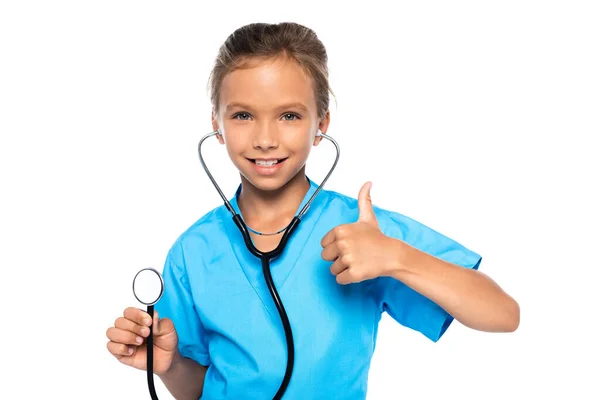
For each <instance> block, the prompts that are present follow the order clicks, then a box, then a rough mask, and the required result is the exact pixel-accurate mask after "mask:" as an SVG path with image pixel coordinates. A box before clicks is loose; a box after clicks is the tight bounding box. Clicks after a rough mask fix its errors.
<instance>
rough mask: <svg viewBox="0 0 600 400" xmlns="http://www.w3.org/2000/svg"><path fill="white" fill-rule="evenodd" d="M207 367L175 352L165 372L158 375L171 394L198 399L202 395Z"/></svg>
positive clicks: (184, 399)
mask: <svg viewBox="0 0 600 400" xmlns="http://www.w3.org/2000/svg"><path fill="white" fill-rule="evenodd" d="M206 370H207V368H206V367H205V366H203V365H200V364H198V363H197V362H196V361H194V360H192V359H191V358H186V357H183V356H182V355H181V354H180V353H179V352H176V354H175V356H174V358H173V363H172V364H171V367H170V368H169V370H167V372H165V373H164V374H160V375H158V377H159V378H160V379H161V381H162V382H163V383H164V385H165V386H166V387H167V389H168V390H169V392H170V393H171V395H173V397H174V398H176V399H178V400H188V399H189V400H198V399H199V398H200V396H202V388H203V386H204V377H205V376H206Z"/></svg>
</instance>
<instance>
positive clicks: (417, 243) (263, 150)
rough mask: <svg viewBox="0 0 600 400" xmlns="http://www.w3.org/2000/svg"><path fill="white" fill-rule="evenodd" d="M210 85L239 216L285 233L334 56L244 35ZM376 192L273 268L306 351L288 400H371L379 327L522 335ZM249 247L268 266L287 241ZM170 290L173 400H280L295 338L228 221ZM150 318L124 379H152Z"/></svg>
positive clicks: (161, 363) (480, 284)
mask: <svg viewBox="0 0 600 400" xmlns="http://www.w3.org/2000/svg"><path fill="white" fill-rule="evenodd" d="M210 83H211V90H212V93H211V100H212V104H213V113H212V125H213V128H214V130H217V129H218V130H219V131H220V134H218V135H217V138H218V140H219V142H220V143H221V144H222V145H225V147H226V149H227V152H228V155H229V157H230V158H231V161H232V162H233V164H234V165H235V166H236V168H237V169H238V170H239V172H240V177H241V184H240V186H239V188H238V190H237V192H236V194H235V196H234V197H233V198H232V199H231V204H232V206H233V207H234V208H235V210H236V211H237V212H238V213H239V214H240V215H242V217H243V219H244V221H245V223H246V224H247V225H248V226H249V227H251V228H252V229H253V230H256V231H259V232H277V231H279V230H280V229H282V228H284V227H285V226H287V224H288V223H289V222H290V220H291V219H292V218H293V217H294V216H295V215H296V214H297V212H298V211H299V210H300V209H301V207H302V206H303V205H304V204H305V203H306V201H307V200H308V199H309V198H310V197H311V195H312V194H313V193H314V192H315V190H316V188H317V185H316V184H315V183H314V182H313V181H312V180H310V179H309V178H308V177H307V176H306V175H305V163H306V160H307V159H308V156H309V152H310V150H311V148H312V147H313V146H317V145H319V143H320V142H321V139H322V138H321V137H320V136H319V135H318V134H317V132H318V131H319V130H320V131H321V132H323V133H326V132H327V128H328V125H329V122H330V114H329V111H328V107H329V91H330V90H329V83H328V73H327V54H326V51H325V48H324V47H323V44H322V43H321V42H320V40H319V39H318V38H317V36H316V35H315V33H314V32H313V31H311V30H310V29H308V28H306V27H304V26H301V25H298V24H293V23H282V24H258V23H257V24H251V25H247V26H244V27H242V28H240V29H238V30H236V31H235V32H234V33H233V34H232V35H231V36H230V37H229V38H228V39H227V41H226V42H225V43H224V44H223V46H222V47H221V49H220V51H219V54H218V57H217V60H216V64H215V66H214V70H213V72H212V73H211V79H210ZM370 185H371V184H370V182H368V183H366V184H365V185H364V186H363V187H362V189H361V190H360V193H359V194H358V199H353V198H349V197H347V196H344V195H342V194H339V193H336V192H333V191H327V190H322V191H321V192H319V194H318V195H317V196H316V197H315V199H314V202H313V204H312V206H311V207H310V208H309V210H308V212H307V213H306V214H305V215H304V217H303V218H302V221H301V223H300V225H299V226H298V228H297V229H296V231H295V232H294V233H293V235H292V236H291V237H290V240H289V242H288V245H287V247H286V249H285V250H284V252H283V253H282V254H281V256H280V257H278V258H277V259H275V260H274V261H272V262H271V270H272V275H273V280H274V282H275V285H276V287H277V290H278V292H279V294H280V296H281V299H282V302H283V304H284V305H285V307H286V311H287V314H288V316H289V319H290V323H291V326H292V329H293V334H294V341H295V349H296V352H295V361H294V370H293V375H292V378H291V381H290V383H289V386H288V387H287V391H286V392H285V395H284V398H285V399H302V400H305V399H317V398H318V399H321V398H322V399H342V398H343V399H352V400H358V399H364V398H365V397H366V393H367V377H368V371H369V366H370V362H371V357H372V355H373V351H374V347H375V341H376V337H377V327H378V323H379V320H380V318H381V314H382V313H383V312H387V313H388V314H389V315H390V316H391V317H392V318H394V319H395V320H396V321H397V322H398V323H400V324H402V325H404V326H406V327H408V328H410V329H414V330H416V331H419V332H421V333H422V334H423V335H424V336H425V337H427V338H429V339H430V340H432V341H437V340H439V339H440V337H441V336H442V335H443V334H444V332H445V331H446V329H447V328H448V326H449V325H450V323H451V322H452V321H453V320H454V319H457V320H458V321H459V322H461V323H462V324H464V325H466V326H468V327H471V328H473V329H477V330H481V331H488V332H492V331H493V332H510V331H514V330H515V329H516V328H517V326H518V324H519V306H518V304H517V303H516V302H515V301H514V300H513V299H512V298H511V297H510V296H508V295H507V294H506V293H505V292H504V291H503V290H502V289H501V288H500V287H499V286H498V285H497V284H495V283H494V282H493V281H492V280H491V279H490V278H488V277H487V276H485V275H483V274H482V273H480V272H478V271H477V269H478V267H479V263H480V261H481V257H480V256H479V255H478V254H476V253H475V252H473V251H471V250H469V249H467V248H465V247H464V246H462V245H461V244H459V243H457V242H455V241H453V240H452V239H450V238H448V237H445V236H443V235H441V234H440V233H438V232H436V231H434V230H432V229H430V228H428V227H426V226H424V225H423V224H420V223H418V222H416V221H414V220H412V219H410V218H408V217H405V216H403V215H400V214H398V213H395V212H392V211H387V210H383V209H381V208H378V207H375V206H373V204H372V203H371V198H370V195H369V190H370V187H371V186H370ZM252 239H253V241H254V243H255V245H256V247H257V248H258V249H259V250H261V251H268V250H271V249H274V248H275V247H277V244H278V243H279V241H280V239H281V235H274V236H261V235H256V234H254V233H252ZM163 278H164V281H165V292H164V294H163V297H162V298H161V300H160V301H159V303H157V304H156V306H155V310H156V312H155V315H154V316H152V317H153V318H154V325H153V332H155V333H154V334H155V338H154V352H155V353H154V360H155V361H154V362H155V365H154V371H155V373H156V375H157V376H158V377H159V378H160V379H161V380H162V381H163V383H164V384H165V386H166V387H167V388H168V390H169V391H170V392H171V393H172V394H173V396H174V397H175V398H177V399H198V398H200V397H202V398H203V399H226V398H227V399H261V400H264V399H270V398H273V396H274V395H275V393H276V392H277V389H278V388H279V385H280V383H281V381H282V379H283V375H284V372H285V366H286V362H287V350H286V341H285V335H284V331H283V327H282V324H281V320H280V318H279V315H278V313H277V310H276V308H275V305H274V303H273V301H272V299H271V297H270V294H269V292H268V289H267V286H266V284H265V282H264V278H263V275H262V270H261V263H260V260H259V259H258V258H256V257H255V256H253V255H251V254H250V253H249V252H248V250H247V248H246V246H245V244H244V242H243V239H242V236H241V234H240V232H239V230H238V229H237V227H236V226H235V224H234V222H233V220H232V218H231V214H230V213H229V211H228V210H227V209H226V208H225V207H224V206H220V207H218V208H215V209H214V210H213V211H211V212H209V213H208V214H206V215H205V216H204V217H202V218H201V219H200V220H198V221H196V222H195V223H194V224H193V225H192V226H191V227H190V228H189V229H187V230H186V231H185V232H183V233H182V235H181V236H180V237H179V238H178V239H177V240H176V241H175V243H174V244H173V246H172V247H171V249H170V251H169V252H168V255H167V259H166V262H165V265H164V270H163ZM159 315H160V316H161V318H160V319H159ZM150 317H151V316H150V315H148V314H147V313H145V312H143V311H141V310H139V309H137V308H133V307H131V308H127V309H126V310H125V312H124V314H123V316H122V317H120V318H118V319H117V320H116V322H115V324H114V327H111V328H109V329H108V331H107V336H108V338H109V340H110V341H109V343H108V349H109V351H110V352H111V353H112V354H113V355H114V356H115V357H116V358H117V359H118V360H119V361H121V362H122V363H123V364H126V365H129V366H132V367H134V368H138V369H142V370H145V369H146V349H145V345H144V338H145V337H147V336H148V333H149V328H148V327H149V326H150V324H151V322H152V321H151V319H150Z"/></svg>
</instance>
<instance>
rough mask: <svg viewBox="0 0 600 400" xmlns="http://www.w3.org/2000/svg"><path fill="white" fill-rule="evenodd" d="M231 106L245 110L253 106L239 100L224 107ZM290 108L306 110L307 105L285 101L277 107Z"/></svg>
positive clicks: (281, 108) (280, 108)
mask: <svg viewBox="0 0 600 400" xmlns="http://www.w3.org/2000/svg"><path fill="white" fill-rule="evenodd" d="M232 108H243V109H246V110H252V109H253V107H252V106H251V105H248V104H244V103H239V102H232V103H229V104H227V106H226V107H225V109H226V110H230V109H232ZM290 108H299V109H301V110H304V111H308V107H306V106H305V105H304V104H302V103H297V102H296V103H286V104H282V105H280V106H278V107H277V109H278V110H283V109H290Z"/></svg>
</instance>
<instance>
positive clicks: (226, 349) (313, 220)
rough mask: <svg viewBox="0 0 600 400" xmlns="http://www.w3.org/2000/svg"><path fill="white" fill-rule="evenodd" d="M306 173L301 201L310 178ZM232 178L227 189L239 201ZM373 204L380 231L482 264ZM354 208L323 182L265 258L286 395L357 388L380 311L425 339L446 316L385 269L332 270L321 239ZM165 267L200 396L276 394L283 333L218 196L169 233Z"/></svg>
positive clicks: (302, 399)
mask: <svg viewBox="0 0 600 400" xmlns="http://www.w3.org/2000/svg"><path fill="white" fill-rule="evenodd" d="M309 182H310V190H309V191H308V192H307V193H306V197H305V198H304V201H303V202H302V204H301V205H300V207H299V208H298V211H299V210H300V209H301V207H302V206H303V205H304V204H305V203H306V202H307V201H308V199H309V198H310V197H311V196H312V194H313V193H314V192H315V190H316V189H317V187H318V185H317V184H315V183H314V182H312V181H311V180H309ZM240 188H241V187H240ZM240 188H238V191H237V192H236V194H235V196H234V197H233V198H232V199H231V205H232V206H233V207H234V209H235V210H236V211H237V212H238V213H240V210H239V207H238V204H237V196H238V195H239V193H240ZM374 210H375V214H376V216H377V219H378V222H379V226H380V228H381V230H382V232H383V233H384V234H385V235H388V236H391V237H394V238H397V239H401V240H403V241H405V242H407V243H408V244H410V245H412V246H414V247H416V248H418V249H421V250H423V251H425V252H427V253H429V254H432V255H434V256H436V257H439V258H441V259H444V260H446V261H449V262H451V263H454V264H458V265H460V266H463V267H466V268H475V269H476V268H478V267H479V263H480V260H481V257H480V256H479V255H478V254H476V253H474V252H473V251H471V250H469V249H467V248H465V247H464V246H462V245H461V244H459V243H457V242H456V241H454V240H452V239H449V238H448V237H446V236H444V235H442V234H440V233H438V232H436V231H434V230H432V229H431V228H428V227H426V226H424V225H423V224H421V223H419V222H417V221H414V220H412V219H410V218H408V217H406V216H403V215H400V214H398V213H395V212H391V211H387V210H383V209H381V208H379V207H376V206H375V207H374ZM358 212H359V210H358V201H357V200H356V199H354V198H350V197H347V196H345V195H342V194H340V193H337V192H334V191H328V190H324V189H323V190H321V191H320V192H319V194H318V195H317V196H316V198H315V199H314V201H313V203H312V205H311V206H310V208H309V209H308V212H307V213H306V214H305V215H304V217H303V218H302V220H301V222H300V225H299V226H298V227H297V228H296V231H295V232H294V233H293V235H292V236H291V237H290V240H289V242H288V244H287V246H286V249H285V250H284V252H283V253H282V254H281V255H280V257H279V258H277V259H275V260H272V261H271V270H272V276H273V280H274V282H275V285H276V287H277V290H278V292H279V295H280V297H281V300H282V302H283V304H284V307H285V308H286V311H287V314H288V317H289V320H290V323H291V326H292V330H293V335H294V342H295V349H296V352H295V364H294V370H293V373H292V378H291V381H290V384H289V386H288V389H287V391H286V393H285V395H284V399H289V400H296V399H297V400H306V399H327V400H331V399H349V400H359V399H365V398H366V394H367V378H368V373H369V366H370V363H371V358H372V355H373V351H374V349H375V342H376V338H377V328H378V323H379V321H380V319H381V315H382V313H383V312H387V313H388V314H389V315H390V316H391V317H392V318H393V319H394V320H396V321H397V322H398V323H400V324H402V325H403V326H406V327H408V328H410V329H414V330H416V331H418V332H421V333H422V334H423V335H424V336H425V337H427V338H429V339H430V340H432V341H434V342H435V341H437V340H439V338H440V337H441V336H442V335H443V333H444V332H445V331H446V329H447V328H448V326H449V325H450V323H451V322H452V320H453V318H452V317H451V316H450V315H449V314H448V313H447V312H446V311H444V310H443V309H442V308H441V307H439V306H438V305H436V304H435V303H433V302H432V301H430V300H429V299H427V298H425V297H424V296H422V295H420V294H419V293H417V292H415V291H414V290H412V289H410V288H409V287H407V286H406V285H404V284H403V283H401V282H400V281H397V280H395V279H393V278H389V277H381V278H377V279H373V280H368V281H363V282H360V283H355V284H350V285H340V284H338V283H337V282H336V280H335V276H334V275H332V274H331V272H330V271H329V267H330V265H331V262H328V261H324V260H323V259H322V258H321V251H322V247H321V239H322V238H323V236H325V234H326V233H327V232H329V231H330V230H331V229H332V228H334V227H336V226H338V225H341V224H347V223H353V222H356V221H357V219H358ZM163 278H164V281H165V290H164V294H163V297H162V298H161V300H160V301H159V302H158V303H157V304H156V305H155V309H156V311H158V313H159V316H160V317H161V318H165V317H166V318H170V319H171V320H172V321H173V322H174V324H175V329H176V331H177V334H178V337H179V349H180V352H181V354H182V355H183V356H185V357H189V358H191V359H193V360H196V361H197V362H198V363H200V364H202V365H205V366H208V371H207V373H206V378H205V382H204V392H203V395H202V397H201V398H202V399H203V400H213V399H236V400H238V399H260V400H265V399H271V398H273V395H274V394H275V393H276V392H277V389H278V388H279V385H280V384H281V381H282V379H283V375H284V373H285V368H286V361H287V350H286V341H285V333H284V330H283V327H282V324H281V320H280V317H279V314H278V312H277V309H276V307H275V305H274V304H273V300H272V298H271V295H270V293H269V291H268V288H267V285H266V283H265V281H264V277H263V274H262V267H261V263H260V260H259V259H258V258H256V257H255V256H253V255H252V254H250V252H249V251H248V250H247V248H246V245H245V244H244V241H243V238H242V235H241V233H240V232H239V230H238V228H237V226H236V225H235V223H234V222H233V220H232V216H231V213H230V212H229V211H228V210H227V208H225V206H220V207H218V208H216V209H214V210H212V211H211V212H209V213H207V214H206V215H205V216H203V217H202V218H201V219H200V220H198V221H197V222H196V223H194V224H193V225H192V226H191V227H190V228H188V229H187V230H186V231H185V232H184V233H183V234H182V235H181V236H180V237H179V238H178V239H177V240H176V241H175V243H174V244H173V246H172V248H171V249H170V251H169V252H168V255H167V259H166V262H165V265H164V270H163Z"/></svg>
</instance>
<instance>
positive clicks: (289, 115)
mask: <svg viewBox="0 0 600 400" xmlns="http://www.w3.org/2000/svg"><path fill="white" fill-rule="evenodd" d="M283 118H284V119H285V120H286V121H295V120H296V119H300V116H299V115H298V114H294V113H287V114H283Z"/></svg>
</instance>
